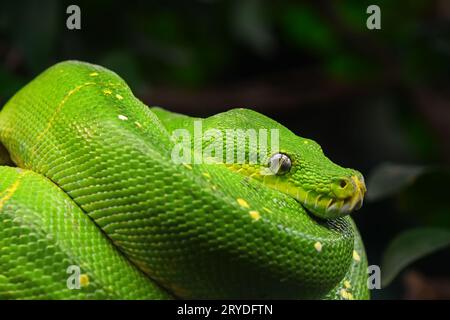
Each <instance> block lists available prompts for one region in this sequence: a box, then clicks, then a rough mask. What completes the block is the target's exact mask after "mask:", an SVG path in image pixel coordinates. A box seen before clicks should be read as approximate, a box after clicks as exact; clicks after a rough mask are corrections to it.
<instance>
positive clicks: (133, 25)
mask: <svg viewBox="0 0 450 320" xmlns="http://www.w3.org/2000/svg"><path fill="white" fill-rule="evenodd" d="M70 4H77V5H79V6H80V8H81V13H82V18H81V19H82V21H81V25H82V29H81V30H75V31H71V30H68V29H67V28H66V26H65V22H66V18H67V14H66V8H67V6H68V5H70ZM371 4H378V5H379V6H380V8H381V25H382V29H381V30H372V31H370V30H368V29H367V28H366V19H367V17H368V15H367V14H366V8H367V7H368V5H371ZM0 8H1V10H0V105H3V104H4V103H5V102H6V100H7V99H8V98H9V97H11V96H12V95H13V94H14V93H15V92H16V91H17V90H19V89H20V88H21V87H22V86H23V85H25V84H26V83H27V82H28V81H29V80H30V79H32V78H33V77H34V76H35V75H36V74H38V73H39V72H41V71H42V70H44V69H45V68H47V67H49V66H50V65H52V64H54V63H56V62H58V61H61V60H66V59H79V60H85V61H89V62H92V63H98V64H101V65H104V66H105V67H108V68H111V69H112V70H114V71H116V72H117V73H118V74H120V75H121V76H122V77H123V78H124V79H125V80H126V81H127V82H128V83H129V84H130V86H131V88H132V89H133V90H134V91H135V93H136V94H137V95H138V96H139V97H140V98H141V99H143V100H144V101H145V102H146V103H148V104H153V105H154V104H158V105H161V106H164V107H166V108H168V109H171V110H173V111H179V112H184V113H188V114H192V115H197V116H208V115H211V114H214V113H217V112H219V111H222V110H225V109H228V108H231V107H236V106H242V107H251V108H253V109H256V110H257V111H260V112H263V113H265V114H267V115H268V116H270V117H272V118H274V119H276V120H278V121H279V122H281V123H283V124H285V125H286V126H288V127H289V128H290V129H292V130H293V131H294V132H297V133H299V134H301V135H303V136H306V137H311V138H313V139H315V140H317V141H318V142H319V143H320V144H321V145H322V147H323V148H324V150H325V152H326V153H327V154H328V155H329V156H330V158H331V159H333V160H334V161H336V162H337V163H340V164H342V165H345V166H348V167H355V168H358V169H360V170H361V171H362V172H365V173H367V172H373V174H372V175H371V178H370V179H369V180H368V184H369V198H368V200H372V201H368V202H367V203H366V204H365V206H364V208H363V209H362V211H361V212H360V213H358V214H357V215H355V220H356V222H357V223H358V226H359V227H360V229H361V233H362V235H363V238H364V242H365V245H366V249H367V253H368V257H369V262H370V263H371V264H381V261H382V257H383V252H384V250H385V248H387V247H388V246H389V243H390V242H391V241H392V239H395V238H396V237H397V235H398V234H399V233H401V232H407V230H409V229H414V230H416V228H420V227H427V228H431V227H440V228H448V227H449V220H450V218H449V217H450V208H449V197H448V196H447V194H446V193H448V192H447V189H448V187H446V185H447V183H448V181H449V173H448V168H449V163H450V108H449V105H450V96H449V95H450V90H449V80H450V77H449V74H450V63H449V57H450V3H449V2H448V1H447V0H416V1H408V0H400V1H387V0H385V1H366V0H344V1H323V0H317V1H298V0H297V1H294V0H292V1H269V0H229V1H225V0H223V1H222V0H193V1H185V0H174V1H143V0H142V1H127V2H123V1H120V2H119V1H106V0H100V1H87V0H83V1H57V0H45V1H39V2H38V1H34V0H16V1H14V2H10V1H8V2H5V1H3V2H2V3H1V4H0ZM386 162H390V163H401V164H402V165H395V166H392V165H386V164H385V165H381V167H380V164H383V163H386ZM427 230H429V229H427ZM431 234H432V232H431ZM426 235H428V234H426ZM399 237H400V240H402V239H403V240H402V241H400V240H394V241H393V244H392V245H391V246H390V249H388V254H387V256H388V257H389V256H391V257H392V256H394V257H400V258H396V259H400V260H401V261H407V262H412V261H413V260H414V259H415V258H417V257H418V256H414V259H412V258H413V256H412V255H411V254H407V252H408V250H410V251H409V252H414V251H415V249H412V248H414V245H415V240H411V238H410V237H413V238H414V233H413V234H412V236H411V233H410V234H409V236H408V237H407V238H406V236H399ZM397 239H399V238H397ZM404 239H407V241H405V240H404ZM417 239H420V237H418V238H417ZM430 241H431V242H432V239H430ZM395 243H397V245H395V246H394V244H395ZM398 243H400V244H398ZM402 243H407V244H410V245H411V246H410V247H409V248H408V247H407V246H404V245H403V244H402ZM392 248H394V249H392ZM403 248H406V249H403ZM429 248H430V250H428V249H427V250H423V252H424V253H428V252H430V251H432V250H431V249H432V248H433V245H431V246H430V247H429ZM405 252H406V253H405ZM443 252H444V253H442V252H441V253H435V254H433V255H430V256H429V257H427V258H426V259H420V260H417V261H416V262H414V264H413V265H412V266H411V267H412V268H418V270H419V271H421V272H424V273H426V274H427V275H429V276H435V275H436V276H441V275H443V276H445V277H449V276H450V275H449V272H448V270H450V256H449V255H448V254H447V255H446V253H445V252H448V250H444V251H443ZM397 254H398V256H397ZM384 256H385V257H386V255H384ZM386 259H387V258H386ZM388 260H390V258H389V259H388ZM396 264H397V263H396ZM404 264H406V263H402V266H403V265H404ZM399 266H400V265H399ZM397 268H398V267H397ZM398 271H399V269H397V270H395V272H394V271H390V272H391V275H392V277H393V276H394V275H395V273H396V272H398ZM372 296H373V297H375V298H399V297H403V296H404V286H403V284H402V282H401V279H400V278H398V279H396V280H394V281H393V283H392V285H390V286H389V287H387V288H386V289H383V290H379V291H378V290H376V291H374V292H373V293H372Z"/></svg>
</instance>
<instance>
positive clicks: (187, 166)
mask: <svg viewBox="0 0 450 320" xmlns="http://www.w3.org/2000/svg"><path fill="white" fill-rule="evenodd" d="M183 166H185V167H186V168H188V169H189V170H192V167H191V166H190V165H188V164H187V163H183Z"/></svg>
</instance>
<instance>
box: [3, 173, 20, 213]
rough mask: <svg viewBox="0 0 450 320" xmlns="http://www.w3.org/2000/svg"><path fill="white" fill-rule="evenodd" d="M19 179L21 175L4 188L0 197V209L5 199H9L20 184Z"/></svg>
mask: <svg viewBox="0 0 450 320" xmlns="http://www.w3.org/2000/svg"><path fill="white" fill-rule="evenodd" d="M20 180H22V176H19V177H18V178H17V180H16V181H14V183H13V184H12V185H11V186H9V187H8V188H7V189H6V190H5V195H4V196H3V197H2V198H1V199H0V210H1V209H2V208H3V206H4V205H5V203H6V201H8V200H9V199H11V197H12V196H13V194H14V192H16V190H17V188H18V187H19V185H20Z"/></svg>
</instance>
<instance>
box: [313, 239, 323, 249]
mask: <svg viewBox="0 0 450 320" xmlns="http://www.w3.org/2000/svg"><path fill="white" fill-rule="evenodd" d="M314 248H315V249H316V250H317V252H320V251H322V244H321V243H320V242H319V241H317V242H316V243H314Z"/></svg>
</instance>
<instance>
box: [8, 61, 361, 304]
mask: <svg viewBox="0 0 450 320" xmlns="http://www.w3.org/2000/svg"><path fill="white" fill-rule="evenodd" d="M194 121H200V122H201V123H202V125H203V128H204V130H207V129H210V128H211V129H212V128H215V129H217V130H219V131H220V132H222V133H225V132H226V130H228V129H237V128H243V129H250V128H255V129H256V130H258V129H277V130H279V136H280V137H279V140H280V152H281V153H282V154H285V155H289V156H290V159H291V161H292V167H291V169H290V171H289V172H288V173H287V174H284V175H278V174H273V175H268V174H263V172H264V170H267V164H266V163H258V164H252V163H251V164H248V163H247V164H241V163H236V162H233V163H228V164H223V163H220V161H217V160H218V158H217V159H215V161H213V162H212V163H199V164H178V163H176V162H174V161H173V150H174V148H175V147H176V145H177V142H176V141H175V139H174V138H173V136H172V135H171V134H172V132H173V131H174V130H176V129H183V128H185V129H187V130H191V131H189V132H192V125H193V124H194ZM239 135H240V133H239V134H238V136H237V138H236V143H237V144H239V141H241V140H239ZM0 141H1V142H2V143H3V144H4V146H5V147H6V149H7V151H8V153H9V156H10V157H11V159H12V161H13V162H14V163H15V164H16V165H17V167H19V168H22V169H18V168H11V167H6V166H3V167H0V179H1V180H0V245H1V247H0V261H1V264H0V298H68V299H72V298H123V299H126V298H130V299H133V298H141V299H148V298H168V297H169V295H168V294H167V293H166V292H168V293H170V295H171V296H173V297H178V298H295V299H296V298H333V299H334V298H338V299H352V298H355V299H364V298H368V296H369V294H368V290H367V286H366V279H367V274H366V267H367V261H366V258H365V253H364V248H363V245H362V242H361V238H360V236H359V233H358V231H357V229H356V227H355V225H354V223H353V222H352V220H351V218H350V217H349V216H348V215H347V214H348V213H350V212H351V211H353V210H354V209H355V208H358V207H359V206H360V205H361V204H362V198H363V196H364V192H365V187H364V180H363V178H362V176H361V175H360V174H359V173H358V172H357V171H355V170H352V169H345V168H341V167H339V166H337V165H336V164H334V163H332V162H331V161H330V160H329V159H327V158H326V157H325V156H324V155H323V153H322V150H321V149H320V147H319V146H318V145H317V144H316V143H315V142H314V141H312V140H309V139H304V138H301V137H298V136H296V135H295V134H293V133H292V132H291V131H289V130H288V129H286V128H285V127H283V126H282V125H280V124H278V123H277V122H275V121H273V120H271V119H269V118H267V117H265V116H263V115H261V114H258V113H256V112H254V111H251V110H245V109H235V110H231V111H229V112H226V113H222V114H218V115H215V116H213V117H210V118H207V119H197V118H190V117H187V116H182V115H177V114H173V113H169V112H167V111H165V110H162V109H159V108H153V109H149V108H148V107H147V106H145V105H144V104H143V103H141V102H140V101H139V100H137V99H136V98H135V97H134V96H133V94H132V92H131V90H130V89H129V88H128V86H127V85H126V83H125V82H124V81H123V80H122V79H121V78H120V77H118V76H117V75H116V74H115V73H113V72H111V71H109V70H107V69H104V68H102V67H99V66H95V65H91V64H87V63H82V62H75V61H68V62H63V63H60V64H57V65H55V66H53V67H51V68H49V69H48V70H46V71H45V72H43V73H42V74H41V75H39V76H38V77H37V78H36V79H34V80H33V81H32V82H31V83H30V84H28V85H27V86H26V87H24V88H23V89H22V90H20V91H19V92H18V93H17V94H16V95H15V96H14V97H13V98H12V99H11V100H10V101H9V102H8V103H7V104H6V105H5V107H4V108H3V110H2V111H1V112H0ZM194 144H195V143H194ZM241 145H242V146H243V148H244V151H245V157H247V158H248V157H250V155H251V154H252V152H257V153H258V154H263V155H264V156H267V157H270V154H269V153H268V152H269V151H268V150H261V149H259V148H258V147H255V146H253V145H251V144H248V143H244V144H241ZM191 147H192V148H193V149H195V148H194V146H192V145H191ZM204 147H208V146H207V144H206V143H205V145H204ZM224 148H225V150H230V148H231V147H230V146H229V145H224ZM233 150H234V149H233ZM233 152H234V151H233ZM5 159H7V158H6V157H5ZM315 216H317V217H315ZM70 265H77V266H79V267H80V269H81V270H82V272H83V274H82V276H80V280H82V281H81V282H82V283H83V286H82V287H81V288H80V289H78V290H73V289H69V288H67V285H66V283H67V277H68V275H67V271H66V270H67V267H68V266H70Z"/></svg>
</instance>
